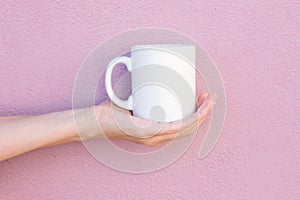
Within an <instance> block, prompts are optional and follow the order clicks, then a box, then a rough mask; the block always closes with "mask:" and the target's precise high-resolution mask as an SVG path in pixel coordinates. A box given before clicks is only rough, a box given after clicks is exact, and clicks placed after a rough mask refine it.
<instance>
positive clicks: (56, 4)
mask: <svg viewBox="0 0 300 200" xmlns="http://www.w3.org/2000/svg"><path fill="white" fill-rule="evenodd" d="M299 10H300V3H299V1H296V0H286V1H258V0H255V1H253V0H252V1H248V0H246V1H239V2H237V1H216V0H213V1H171V0H170V1H156V0H155V1H138V0H133V1H130V3H129V1H128V2H125V1H121V0H116V1H114V3H111V2H109V1H96V0H86V1H71V0H66V1H61V0H49V1H29V0H25V1H21V0H19V1H18V0H7V1H6V0H2V1H0V114H2V115H15V114H38V113H46V112H50V111H57V110H63V109H68V108H71V102H72V99H71V96H72V89H73V82H74V79H75V76H76V73H77V71H78V69H79V66H80V63H81V62H82V60H83V59H84V58H85V56H86V55H87V54H88V52H89V51H90V50H91V49H92V48H93V47H94V46H95V45H96V44H98V43H99V42H101V41H103V40H105V39H106V38H108V37H110V36H111V35H113V34H116V33H120V32H122V31H125V30H128V29H132V28H137V27H146V26H158V27H166V28H170V29H174V30H177V31H180V32H182V33H184V34H186V35H188V36H189V37H191V38H193V39H195V40H196V41H198V42H199V43H200V44H202V45H203V46H204V47H205V48H206V49H207V50H208V52H209V53H210V54H211V55H212V57H213V59H214V61H215V62H216V64H217V65H218V66H219V70H220V72H221V74H222V76H223V79H224V83H225V88H226V92H227V98H228V108H227V118H226V123H225V127H224V131H223V135H222V136H221V138H220V140H219V142H218V144H217V146H216V147H215V148H214V150H213V152H212V153H211V154H210V155H209V156H208V157H207V158H206V159H204V160H199V159H198V158H197V155H198V148H199V145H200V142H197V141H198V140H197V141H196V142H195V143H194V144H193V145H192V146H191V148H190V149H189V150H188V151H187V152H186V154H184V156H183V157H181V158H180V159H179V160H178V161H177V162H175V163H174V164H173V165H171V166H170V167H168V168H165V169H163V170H160V171H158V172H155V173H148V174H142V175H133V174H126V173H121V172H117V171H114V170H112V169H110V168H107V167H105V166H103V165H102V164H101V163H99V162H97V161H96V160H95V159H94V158H93V157H92V156H91V155H89V154H88V152H87V151H86V150H85V148H84V147H83V145H82V144H80V143H74V144H66V145H61V146H56V147H51V148H47V149H41V150H36V151H33V152H30V153H27V154H25V155H22V156H18V157H16V158H13V159H9V160H7V161H4V162H1V163H0V199H6V200H7V199H42V198H46V199H94V198H95V197H98V198H100V197H101V199H124V198H125V197H126V198H128V199H134V198H138V199H299V197H300V190H299V188H300V175H299V169H300V129H299V127H300V117H299V113H300V109H299V105H300V100H299V98H300V96H299V94H300V91H299V85H300V82H299V73H300V71H299V67H300V59H299V58H300V53H299V52H300V44H299V42H300V41H299V39H300V37H299V34H300V29H299V27H300V13H299ZM199 137H200V136H199ZM198 139H199V138H198Z"/></svg>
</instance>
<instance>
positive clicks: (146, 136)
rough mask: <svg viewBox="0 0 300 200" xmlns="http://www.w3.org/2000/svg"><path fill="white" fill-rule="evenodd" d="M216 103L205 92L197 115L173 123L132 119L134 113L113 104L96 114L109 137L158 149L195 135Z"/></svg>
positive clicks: (199, 98)
mask: <svg viewBox="0 0 300 200" xmlns="http://www.w3.org/2000/svg"><path fill="white" fill-rule="evenodd" d="M215 100H216V98H213V99H212V98H211V97H210V96H209V95H208V93H204V94H202V95H200V96H199V97H198V101H197V111H196V112H195V113H193V114H191V115H190V116H189V117H187V118H185V119H183V120H178V121H174V122H169V123H167V122H155V121H151V120H147V119H141V118H138V117H135V116H132V114H131V111H128V110H125V109H122V108H120V107H117V106H115V105H114V104H112V103H111V102H110V101H105V102H103V103H101V104H99V105H98V106H95V114H96V118H97V121H98V124H99V125H100V127H101V130H102V132H103V133H104V134H105V136H106V137H108V138H118V139H123V140H127V141H131V142H134V143H138V144H144V145H147V146H157V145H160V144H163V143H166V142H169V141H171V140H173V139H175V138H182V137H185V136H188V135H191V134H193V133H195V131H196V130H197V128H198V126H199V125H200V124H201V123H202V122H203V121H204V120H205V119H206V117H207V116H208V114H209V112H210V111H211V109H212V108H213V105H214V103H215ZM98 136H99V135H98Z"/></svg>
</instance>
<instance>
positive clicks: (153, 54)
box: [131, 44, 196, 122]
mask: <svg viewBox="0 0 300 200" xmlns="http://www.w3.org/2000/svg"><path fill="white" fill-rule="evenodd" d="M195 51H196V50H195V46H194V45H188V44H163V45H136V46H132V47H131V66H132V69H131V80H132V103H133V105H132V110H133V114H134V115H135V116H138V117H141V118H146V119H151V120H155V121H161V122H162V121H165V122H171V121H175V120H179V119H182V118H185V117H187V116H188V115H190V114H191V113H193V112H194V111H195V104H196V96H195V90H196V89H195V87H196V73H195V54H196V52H195Z"/></svg>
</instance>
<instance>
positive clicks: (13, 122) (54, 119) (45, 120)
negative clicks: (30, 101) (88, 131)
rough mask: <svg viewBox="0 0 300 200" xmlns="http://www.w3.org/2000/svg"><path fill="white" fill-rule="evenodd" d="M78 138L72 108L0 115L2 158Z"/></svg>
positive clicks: (0, 154)
mask: <svg viewBox="0 0 300 200" xmlns="http://www.w3.org/2000/svg"><path fill="white" fill-rule="evenodd" d="M77 112H78V113H80V112H84V110H78V111H77ZM76 140H78V136H77V131H76V126H75V123H74V120H73V112H72V110H68V111H61V112H55V113H49V114H43V115H36V116H22V117H13V118H7V117H0V160H5V159H7V158H10V157H13V156H16V155H19V154H22V153H25V152H28V151H31V150H34V149H38V148H42V147H46V146H51V145H55V144H60V143H66V142H72V141H76Z"/></svg>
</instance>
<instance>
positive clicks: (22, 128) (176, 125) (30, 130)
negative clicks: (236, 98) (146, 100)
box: [0, 93, 215, 161]
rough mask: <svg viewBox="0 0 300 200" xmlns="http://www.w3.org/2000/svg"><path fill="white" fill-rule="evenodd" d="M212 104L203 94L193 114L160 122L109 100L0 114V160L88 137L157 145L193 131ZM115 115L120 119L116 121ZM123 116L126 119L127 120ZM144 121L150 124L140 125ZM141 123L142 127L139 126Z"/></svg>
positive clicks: (211, 100) (212, 101)
mask: <svg viewBox="0 0 300 200" xmlns="http://www.w3.org/2000/svg"><path fill="white" fill-rule="evenodd" d="M214 103H215V98H213V99H212V98H211V97H210V96H209V95H208V94H207V93H203V94H202V95H200V96H199V97H198V100H197V111H196V112H195V113H193V114H192V115H190V116H189V117H187V118H185V119H183V120H182V121H175V122H169V123H163V124H162V123H160V122H155V121H150V120H146V119H141V118H137V117H134V116H132V114H131V112H130V111H127V110H124V109H122V108H119V107H117V106H114V105H113V104H111V102H109V101H105V102H103V103H101V104H99V105H96V106H93V107H89V108H83V109H77V110H67V111H60V112H53V113H48V114H41V115H32V116H9V117H0V161H2V160H6V159H9V158H12V157H14V156H17V155H21V154H23V153H26V152H29V151H32V150H35V149H39V148H44V147H48V146H54V145H58V144H64V143H68V142H78V141H81V140H88V139H92V138H105V137H107V138H111V139H115V138H116V139H123V140H127V141H131V142H134V143H138V144H142V145H147V146H157V145H161V144H164V143H166V142H169V141H171V140H173V139H177V138H182V137H185V136H188V135H191V134H193V133H195V129H197V128H198V126H199V125H200V124H201V123H202V122H203V121H204V120H205V119H206V118H207V116H208V114H209V112H210V111H211V109H212V108H213V105H214ZM91 113H92V114H93V115H91ZM74 116H76V120H74ZM91 116H95V117H94V118H93V117H91ZM115 116H118V117H117V119H124V120H116V117H115ZM126 119H130V122H129V121H126ZM93 120H94V121H93ZM76 121H79V122H80V126H76ZM118 121H120V122H118ZM95 122H96V123H95ZM147 124H151V125H149V126H144V125H147ZM141 126H143V127H144V128H143V129H141V128H140V127H141ZM141 130H142V131H141ZM79 132H80V134H78V133H79Z"/></svg>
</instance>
